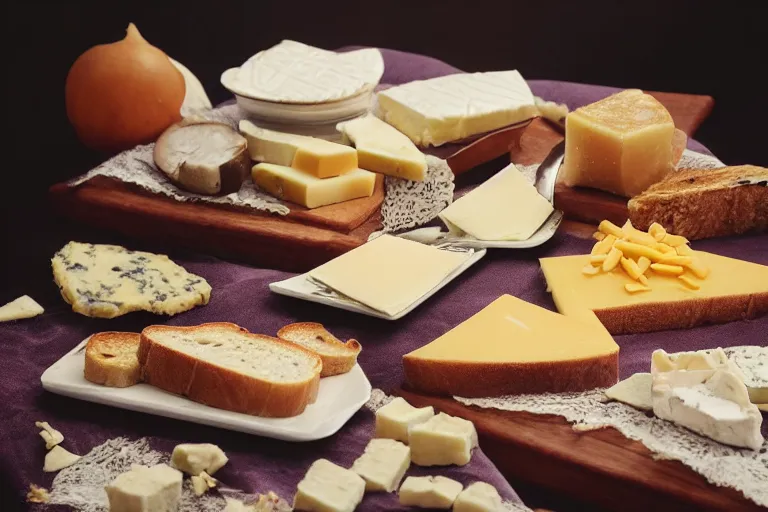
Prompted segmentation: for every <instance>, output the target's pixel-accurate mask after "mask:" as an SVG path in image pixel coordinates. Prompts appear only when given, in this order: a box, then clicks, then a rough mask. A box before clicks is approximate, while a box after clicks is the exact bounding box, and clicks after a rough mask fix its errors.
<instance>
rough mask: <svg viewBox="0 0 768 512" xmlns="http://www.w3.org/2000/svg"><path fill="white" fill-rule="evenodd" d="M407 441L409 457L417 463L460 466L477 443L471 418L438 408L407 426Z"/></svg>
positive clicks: (470, 454) (467, 460) (469, 456)
mask: <svg viewBox="0 0 768 512" xmlns="http://www.w3.org/2000/svg"><path fill="white" fill-rule="evenodd" d="M408 444H409V445H410V447H411V461H412V462H413V463H414V464H417V465H419V466H450V465H452V464H455V465H457V466H464V465H466V464H468V463H469V461H470V459H471V458H472V450H473V449H474V448H475V447H477V431H476V430H475V425H474V424H473V423H472V422H471V421H467V420H465V419H463V418H457V417H455V416H449V415H447V414H445V413H442V412H441V413H439V414H437V415H435V416H432V417H431V418H430V419H428V420H427V421H425V422H424V423H419V424H418V425H414V426H413V427H411V428H410V429H409V430H408Z"/></svg>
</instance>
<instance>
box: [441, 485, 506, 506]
mask: <svg viewBox="0 0 768 512" xmlns="http://www.w3.org/2000/svg"><path fill="white" fill-rule="evenodd" d="M502 510H504V506H503V505H502V503H501V496H500V495H499V491H497V490H496V488H495V487H494V486H492V485H491V484H487V483H485V482H475V483H473V484H470V485H469V487H467V488H466V489H464V490H463V491H461V493H460V494H459V496H458V497H457V498H456V501H455V502H454V503H453V512H501V511H502Z"/></svg>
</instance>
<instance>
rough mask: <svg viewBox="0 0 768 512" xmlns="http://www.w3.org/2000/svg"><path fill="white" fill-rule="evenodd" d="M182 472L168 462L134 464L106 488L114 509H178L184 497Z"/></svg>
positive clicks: (150, 511) (129, 511)
mask: <svg viewBox="0 0 768 512" xmlns="http://www.w3.org/2000/svg"><path fill="white" fill-rule="evenodd" d="M181 479H182V475H181V472H180V471H177V470H175V469H173V468H172V467H170V466H167V465H165V464H157V465H155V466H152V467H146V466H133V468H132V469H131V470H130V471H128V472H126V473H122V474H121V475H118V477H117V478H115V479H114V480H113V481H112V482H110V483H109V484H108V485H107V486H106V487H105V488H104V490H105V491H106V493H107V499H108V500H109V511H110V512H175V511H176V509H177V508H178V505H179V500H180V499H181Z"/></svg>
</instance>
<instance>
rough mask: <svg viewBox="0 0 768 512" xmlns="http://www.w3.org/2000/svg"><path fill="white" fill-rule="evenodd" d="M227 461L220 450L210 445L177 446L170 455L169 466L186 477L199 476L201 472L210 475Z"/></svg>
mask: <svg viewBox="0 0 768 512" xmlns="http://www.w3.org/2000/svg"><path fill="white" fill-rule="evenodd" d="M228 460H229V459H228V458H227V456H226V454H225V453H224V451H223V450H222V449H221V448H219V447H218V446H216V445H215V444H210V443H199V444H191V443H189V444H179V445H176V447H174V449H173V453H172V454H171V466H172V467H174V468H176V469H178V470H180V471H183V472H185V473H187V474H188V475H199V474H200V473H202V472H203V471H205V472H206V473H208V474H209V475H212V474H214V473H216V472H217V471H218V470H219V469H221V468H222V467H223V466H224V464H226V463H227V461H228Z"/></svg>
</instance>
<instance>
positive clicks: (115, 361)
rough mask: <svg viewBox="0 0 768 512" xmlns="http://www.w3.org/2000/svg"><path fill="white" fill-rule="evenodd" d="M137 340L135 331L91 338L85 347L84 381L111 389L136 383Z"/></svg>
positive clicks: (137, 373) (139, 373) (137, 335)
mask: <svg viewBox="0 0 768 512" xmlns="http://www.w3.org/2000/svg"><path fill="white" fill-rule="evenodd" d="M140 340H141V336H140V335H139V334H138V333H135V332H100V333H97V334H94V335H93V336H91V337H90V339H89V340H88V344H87V345H86V346H85V371H84V374H85V379H86V380H88V381H90V382H93V383H94V384H101V385H103V386H109V387H113V388H127V387H128V386H133V385H134V384H136V383H138V382H139V381H140V380H141V368H140V367H139V358H138V352H139V342H140Z"/></svg>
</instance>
